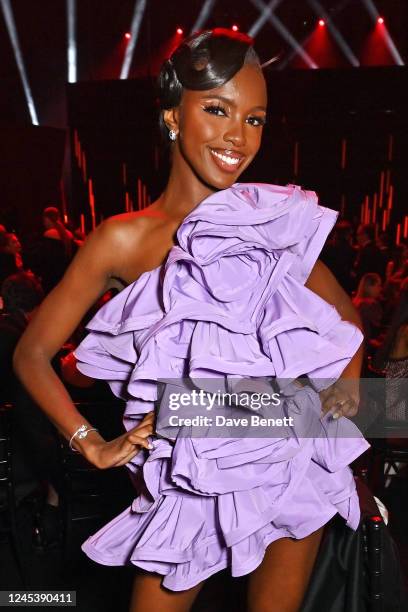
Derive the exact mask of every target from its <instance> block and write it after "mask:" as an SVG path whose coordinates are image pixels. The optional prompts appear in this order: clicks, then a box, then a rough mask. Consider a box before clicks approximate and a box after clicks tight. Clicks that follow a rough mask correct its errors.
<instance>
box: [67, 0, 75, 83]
mask: <svg viewBox="0 0 408 612" xmlns="http://www.w3.org/2000/svg"><path fill="white" fill-rule="evenodd" d="M75 30H76V0H67V34H68V48H67V61H68V83H75V82H76V80H77V48H76V32H75Z"/></svg>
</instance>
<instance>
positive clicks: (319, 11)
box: [309, 0, 360, 66]
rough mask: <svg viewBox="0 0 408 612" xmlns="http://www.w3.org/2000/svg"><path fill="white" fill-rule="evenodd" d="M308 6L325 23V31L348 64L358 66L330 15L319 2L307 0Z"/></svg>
mask: <svg viewBox="0 0 408 612" xmlns="http://www.w3.org/2000/svg"><path fill="white" fill-rule="evenodd" d="M309 4H310V6H311V7H312V9H313V10H314V12H315V13H316V15H317V17H320V19H323V20H324V21H325V23H326V26H327V29H328V30H329V32H330V34H331V35H332V37H333V38H334V40H335V41H336V43H337V44H338V45H339V47H340V49H341V50H342V52H343V54H344V56H345V57H347V59H348V60H349V62H350V64H351V65H352V66H359V65H360V62H359V60H358V59H357V57H356V56H355V55H354V53H353V51H352V50H351V49H350V47H349V46H348V44H347V42H346V41H345V40H344V37H343V36H342V35H341V34H340V32H339V30H338V29H337V28H336V26H335V25H334V22H333V19H331V17H330V14H329V13H328V12H327V11H326V10H325V9H324V7H323V6H322V5H321V4H320V2H319V0H309Z"/></svg>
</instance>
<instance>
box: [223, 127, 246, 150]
mask: <svg viewBox="0 0 408 612" xmlns="http://www.w3.org/2000/svg"><path fill="white" fill-rule="evenodd" d="M224 141H225V142H229V143H231V144H233V145H234V146H236V147H240V146H243V145H244V144H245V134H244V128H243V126H242V125H235V126H233V127H232V126H231V127H230V129H228V130H227V131H226V132H225V134H224Z"/></svg>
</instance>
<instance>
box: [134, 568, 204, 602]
mask: <svg viewBox="0 0 408 612" xmlns="http://www.w3.org/2000/svg"><path fill="white" fill-rule="evenodd" d="M161 581H162V576H160V575H158V574H153V573H148V572H143V573H141V574H138V575H137V576H136V577H135V580H134V582H133V590H132V597H131V601H130V608H129V612H188V611H189V610H190V608H191V606H192V605H193V603H194V600H195V598H196V597H197V595H198V593H199V591H200V590H201V588H202V586H203V585H204V582H201V583H200V584H198V585H197V586H195V587H192V588H191V589H188V590H186V591H169V590H167V589H165V588H163V587H162V586H161V584H160V583H161Z"/></svg>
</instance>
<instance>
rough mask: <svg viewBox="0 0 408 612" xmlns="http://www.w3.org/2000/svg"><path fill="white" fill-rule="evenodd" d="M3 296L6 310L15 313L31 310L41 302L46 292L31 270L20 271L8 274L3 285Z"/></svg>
mask: <svg viewBox="0 0 408 612" xmlns="http://www.w3.org/2000/svg"><path fill="white" fill-rule="evenodd" d="M1 297H2V298H3V304H4V310H5V311H6V312H8V313H14V312H18V311H20V310H22V311H23V312H31V311H32V310H34V308H36V306H38V305H39V304H41V302H42V300H43V298H44V292H43V290H42V287H41V283H40V281H39V280H38V278H37V277H36V276H34V274H32V273H29V272H18V273H17V274H12V275H11V276H8V277H7V278H6V280H5V281H3V284H2V285H1Z"/></svg>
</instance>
